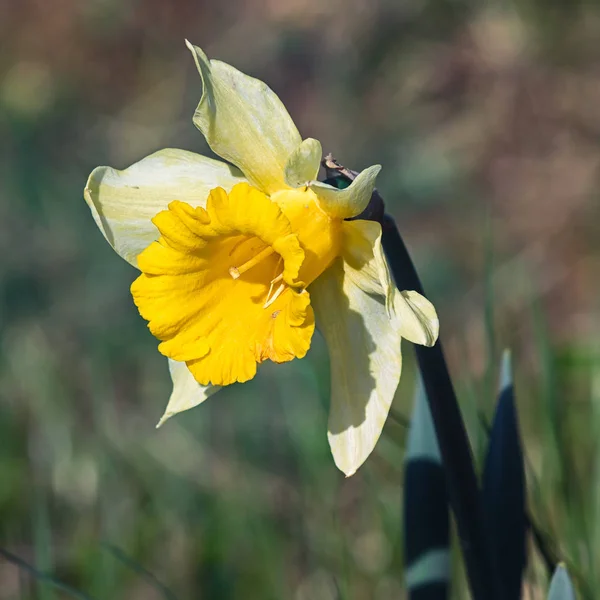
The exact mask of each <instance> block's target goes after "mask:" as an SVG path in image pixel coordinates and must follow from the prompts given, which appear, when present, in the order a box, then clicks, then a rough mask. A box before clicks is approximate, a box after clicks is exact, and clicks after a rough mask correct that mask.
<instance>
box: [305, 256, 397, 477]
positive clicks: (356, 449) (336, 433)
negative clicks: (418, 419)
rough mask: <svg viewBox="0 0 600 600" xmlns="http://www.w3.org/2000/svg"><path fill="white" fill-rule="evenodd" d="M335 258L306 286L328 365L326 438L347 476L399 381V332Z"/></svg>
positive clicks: (369, 444)
mask: <svg viewBox="0 0 600 600" xmlns="http://www.w3.org/2000/svg"><path fill="white" fill-rule="evenodd" d="M343 265H344V263H343V262H342V261H341V260H339V259H338V260H337V261H336V262H335V263H334V264H333V265H332V266H331V267H330V268H329V269H328V270H327V271H325V273H323V274H322V275H321V276H320V277H319V278H318V279H317V280H316V281H315V282H314V283H313V284H312V285H311V286H310V288H309V290H310V293H311V298H312V301H313V306H314V309H315V315H316V318H317V327H318V328H319V330H320V331H321V333H322V334H323V336H324V337H325V341H326V342H327V346H328V348H329V356H330V361H331V409H330V413H329V425H328V430H329V431H328V438H329V444H330V446H331V451H332V453H333V458H334V460H335V464H336V465H337V466H338V468H339V469H340V470H341V471H343V472H344V473H345V474H346V476H350V475H352V474H353V473H354V472H355V471H356V470H357V469H358V467H360V465H362V463H363V462H364V461H365V459H366V458H367V457H368V456H369V454H370V453H371V452H372V451H373V448H374V447H375V444H376V443H377V440H378V439H379V436H380V434H381V431H382V429H383V425H384V424H385V420H386V418H387V415H388V412H389V409H390V405H391V403H392V399H393V398H394V393H395V392H396V388H397V387H398V382H399V380H400V372H401V370H402V356H401V353H400V340H401V337H400V334H399V333H398V331H396V330H395V329H394V328H393V327H391V326H390V320H389V317H388V315H387V312H386V309H385V306H384V302H383V299H382V298H381V299H379V298H377V297H376V296H373V295H372V294H369V293H367V292H365V291H364V290H362V289H361V288H360V287H359V286H357V285H356V284H355V283H354V281H353V278H352V277H350V276H349V275H348V273H347V272H345V271H344V267H343Z"/></svg>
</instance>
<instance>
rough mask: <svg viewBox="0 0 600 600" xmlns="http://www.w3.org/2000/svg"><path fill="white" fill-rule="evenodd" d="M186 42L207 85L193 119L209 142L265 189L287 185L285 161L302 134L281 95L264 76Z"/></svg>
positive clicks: (267, 191)
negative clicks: (256, 76) (246, 71)
mask: <svg viewBox="0 0 600 600" xmlns="http://www.w3.org/2000/svg"><path fill="white" fill-rule="evenodd" d="M186 44H187V47H188V48H189V49H190V50H191V52H192V55H193V57H194V61H195V62H196V66H197V67H198V71H199V72H200V76H201V77H202V84H203V91H202V98H201V99H200V103H199V104H198V107H197V108H196V112H195V113H194V124H195V125H196V127H198V129H199V130H200V131H201V132H202V133H203V135H204V137H205V138H206V141H207V142H208V145H209V146H210V147H211V149H212V150H213V151H214V152H215V153H216V154H218V155H219V156H221V157H222V158H224V159H225V160H227V161H229V162H231V163H233V164H234V165H236V166H238V167H239V168H240V169H241V170H242V171H243V172H244V175H245V176H246V177H247V178H248V180H249V181H250V182H251V183H252V184H254V185H255V186H256V187H258V188H259V189H261V190H262V191H263V192H266V193H267V194H271V193H273V192H276V191H277V190H280V189H285V188H286V187H287V186H286V185H285V180H284V169H285V165H286V163H287V160H288V157H289V156H290V155H291V154H292V152H293V151H294V150H295V149H296V148H297V147H298V146H299V145H300V143H301V142H302V138H301V137H300V134H299V133H298V130H297V129H296V126H295V125H294V122H293V121H292V118H291V117H290V115H289V114H288V112H287V110H286V109H285V106H284V105H283V104H282V102H281V100H279V98H278V97H277V95H276V94H275V93H274V92H273V90H271V89H270V88H269V87H268V86H267V85H266V84H265V83H263V82H262V81H260V80H258V79H254V78H253V77H249V76H248V75H245V74H244V73H241V72H240V71H238V70H237V69H234V68H233V67H232V66H230V65H228V64H226V63H223V62H221V61H218V60H209V59H208V58H207V56H206V54H204V52H202V50H201V49H200V48H198V47H197V46H194V45H192V44H190V43H189V42H188V41H187V40H186Z"/></svg>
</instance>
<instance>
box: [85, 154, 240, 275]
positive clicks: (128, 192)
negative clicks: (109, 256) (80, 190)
mask: <svg viewBox="0 0 600 600" xmlns="http://www.w3.org/2000/svg"><path fill="white" fill-rule="evenodd" d="M243 181H244V178H243V176H242V174H241V172H240V171H239V170H238V169H236V168H235V167H232V166H230V165H227V164H225V163H223V162H219V161H216V160H212V159H210V158H206V157H204V156H200V155H199V154H194V153H193V152H187V151H186V150H175V149H167V150H160V151H159V152H155V153H154V154H151V155H150V156H147V157H146V158H144V159H142V160H141V161H139V162H137V163H135V164H133V165H131V166H130V167H129V168H127V169H125V170H123V171H118V170H116V169H113V168H111V167H97V168H96V169H94V170H93V171H92V174H91V175H90V176H89V179H88V181H87V184H86V186H85V190H84V197H85V200H86V202H87V204H88V206H89V207H90V210H91V211H92V215H93V217H94V220H95V221H96V224H97V225H98V227H99V228H100V231H101V232H102V233H103V234H104V237H105V238H106V239H107V240H108V242H109V244H110V245H111V246H112V247H113V248H114V249H115V250H116V251H117V253H118V254H119V255H120V256H122V257H123V258H124V259H125V260H126V261H127V262H129V263H131V264H132V265H133V266H134V267H137V256H138V254H139V253H140V252H142V250H144V249H145V248H146V247H148V246H149V245H150V244H151V243H152V242H153V241H154V240H156V239H158V230H157V229H156V227H155V226H154V225H153V224H152V222H151V219H152V218H153V217H154V216H155V215H156V214H157V213H159V212H160V211H161V210H164V209H166V208H167V206H168V205H169V203H170V202H172V201H173V200H176V199H177V200H183V201H185V202H187V203H188V204H190V205H192V206H204V205H205V204H206V199H207V198H208V194H209V192H210V190H212V189H213V188H216V187H222V188H225V189H226V190H227V191H229V190H230V189H231V188H232V187H233V186H234V185H235V184H236V183H240V182H243Z"/></svg>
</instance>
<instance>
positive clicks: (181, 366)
mask: <svg viewBox="0 0 600 600" xmlns="http://www.w3.org/2000/svg"><path fill="white" fill-rule="evenodd" d="M169 372H170V373H171V379H172V380H173V391H172V392H171V397H170V398H169V402H168V404H167V408H166V410H165V414H164V415H163V416H162V417H161V419H160V421H159V422H158V424H157V425H156V427H157V428H158V427H160V426H161V425H163V424H164V423H165V421H168V420H169V419H170V418H171V417H172V416H174V415H176V414H177V413H180V412H183V411H184V410H189V409H190V408H194V406H198V404H201V403H202V402H204V401H205V400H206V399H207V398H208V397H209V396H212V395H213V394H214V393H215V392H218V391H219V390H220V389H221V388H220V387H219V386H216V385H210V384H209V385H200V384H199V383H198V382H197V381H196V380H195V379H194V376H193V375H192V374H191V373H190V370H189V369H188V368H187V365H186V364H185V363H184V362H177V361H175V360H171V359H169Z"/></svg>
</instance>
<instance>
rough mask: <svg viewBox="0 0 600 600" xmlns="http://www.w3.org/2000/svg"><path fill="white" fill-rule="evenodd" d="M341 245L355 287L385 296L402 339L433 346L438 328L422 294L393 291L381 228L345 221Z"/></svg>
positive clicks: (436, 318) (358, 221)
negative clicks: (342, 245) (382, 244)
mask: <svg viewBox="0 0 600 600" xmlns="http://www.w3.org/2000/svg"><path fill="white" fill-rule="evenodd" d="M343 243H344V259H345V260H346V262H347V267H346V270H347V272H348V275H349V276H350V277H351V278H352V280H353V281H354V282H355V283H356V285H358V286H359V287H360V288H361V289H362V290H364V291H365V292H367V293H370V294H379V295H381V296H384V297H385V299H386V306H387V310H388V314H389V316H390V318H391V319H392V321H393V323H394V325H395V327H396V328H397V329H398V331H399V332H400V335H401V336H402V337H403V338H406V339H407V340H408V341H410V342H413V343H414V344H422V345H424V346H433V345H434V344H435V342H436V340H437V338H438V333H439V327H440V324H439V320H438V317H437V313H436V311H435V308H434V306H433V304H431V302H429V300H427V298H425V297H424V296H422V295H421V294H419V293H417V292H414V291H399V290H398V289H397V288H396V285H395V284H394V281H393V279H392V276H391V274H390V271H389V267H388V264H387V260H386V258H385V254H384V253H383V248H382V246H381V225H379V223H375V222H373V221H362V220H357V221H346V222H345V223H344V242H343Z"/></svg>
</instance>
